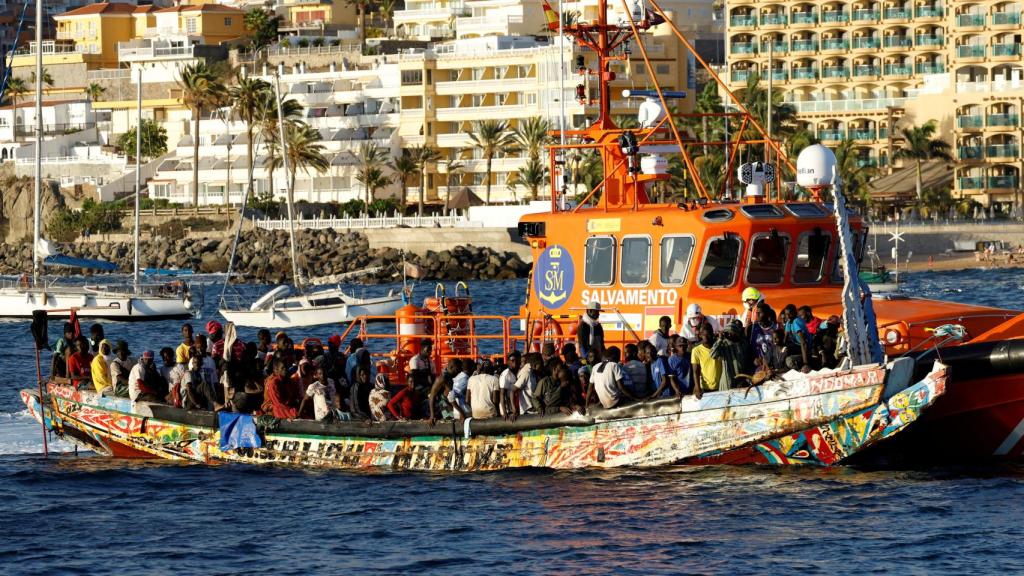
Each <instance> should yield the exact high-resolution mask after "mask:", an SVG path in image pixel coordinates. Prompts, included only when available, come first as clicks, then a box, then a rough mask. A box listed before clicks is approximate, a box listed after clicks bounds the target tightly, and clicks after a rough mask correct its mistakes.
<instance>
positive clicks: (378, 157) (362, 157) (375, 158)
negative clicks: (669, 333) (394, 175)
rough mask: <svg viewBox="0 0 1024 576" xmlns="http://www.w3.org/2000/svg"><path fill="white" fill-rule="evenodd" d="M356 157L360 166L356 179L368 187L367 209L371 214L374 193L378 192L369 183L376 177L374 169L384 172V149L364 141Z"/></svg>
mask: <svg viewBox="0 0 1024 576" xmlns="http://www.w3.org/2000/svg"><path fill="white" fill-rule="evenodd" d="M356 158H357V159H358V160H359V168H358V169H357V170H356V181H357V182H359V183H360V184H362V185H363V186H364V187H365V188H366V210H367V214H369V210H370V204H371V203H372V202H373V193H374V192H376V190H375V189H371V187H370V186H369V184H370V183H371V182H372V181H373V180H375V179H376V178H375V177H374V176H373V174H374V171H378V172H381V173H382V174H383V172H382V171H381V168H382V167H383V166H384V158H385V153H384V149H383V148H378V147H376V146H374V145H373V144H371V143H370V142H364V143H363V144H360V145H359V154H357V155H356ZM378 188H380V186H378Z"/></svg>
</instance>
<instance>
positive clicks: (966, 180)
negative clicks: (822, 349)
mask: <svg viewBox="0 0 1024 576" xmlns="http://www.w3.org/2000/svg"><path fill="white" fill-rule="evenodd" d="M957 184H959V186H960V189H961V190H980V189H982V188H984V187H985V178H983V177H981V176H964V177H960V178H958V179H957Z"/></svg>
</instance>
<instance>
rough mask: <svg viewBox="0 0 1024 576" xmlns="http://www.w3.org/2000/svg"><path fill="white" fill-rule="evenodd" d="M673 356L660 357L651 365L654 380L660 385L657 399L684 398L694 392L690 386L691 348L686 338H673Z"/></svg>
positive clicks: (656, 395) (656, 394)
mask: <svg viewBox="0 0 1024 576" xmlns="http://www.w3.org/2000/svg"><path fill="white" fill-rule="evenodd" d="M673 340H675V342H674V344H672V345H671V349H672V351H673V354H672V355H671V356H669V357H667V358H666V357H665V356H658V358H657V359H656V360H655V361H654V362H653V363H652V364H651V375H652V380H654V382H655V383H657V384H658V391H657V392H656V393H655V394H654V396H655V398H671V397H673V396H675V397H676V398H682V397H683V396H685V395H686V394H689V393H690V392H691V390H692V387H691V386H690V346H689V342H687V340H686V338H682V337H673Z"/></svg>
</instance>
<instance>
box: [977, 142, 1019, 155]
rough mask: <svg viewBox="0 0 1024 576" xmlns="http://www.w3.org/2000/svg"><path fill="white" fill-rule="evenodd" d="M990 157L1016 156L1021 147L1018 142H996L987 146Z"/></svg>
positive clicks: (986, 150) (986, 149)
mask: <svg viewBox="0 0 1024 576" xmlns="http://www.w3.org/2000/svg"><path fill="white" fill-rule="evenodd" d="M985 153H986V154H987V155H988V157H989V158H1016V157H1017V156H1018V155H1020V149H1019V148H1018V147H1017V145H1016V144H994V145H992V146H988V147H986V148H985Z"/></svg>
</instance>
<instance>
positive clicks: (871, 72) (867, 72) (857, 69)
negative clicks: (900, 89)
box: [853, 65, 879, 78]
mask: <svg viewBox="0 0 1024 576" xmlns="http://www.w3.org/2000/svg"><path fill="white" fill-rule="evenodd" d="M878 73H879V70H878V66H870V65H863V66H854V67H853V77H854V78H861V77H864V76H878Z"/></svg>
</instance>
